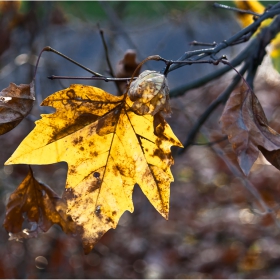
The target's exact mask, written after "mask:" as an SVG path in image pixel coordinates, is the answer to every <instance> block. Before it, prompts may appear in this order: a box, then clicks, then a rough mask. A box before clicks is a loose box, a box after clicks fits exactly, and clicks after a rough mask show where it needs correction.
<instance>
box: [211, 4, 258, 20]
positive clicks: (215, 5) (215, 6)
mask: <svg viewBox="0 0 280 280" xmlns="http://www.w3.org/2000/svg"><path fill="white" fill-rule="evenodd" d="M213 7H214V8H222V9H226V10H230V11H235V12H238V13H242V14H249V15H253V16H257V17H259V16H261V14H258V13H255V12H253V11H251V10H243V9H238V8H235V7H231V6H227V5H224V4H219V3H214V4H213Z"/></svg>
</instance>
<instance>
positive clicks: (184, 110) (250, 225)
mask: <svg viewBox="0 0 280 280" xmlns="http://www.w3.org/2000/svg"><path fill="white" fill-rule="evenodd" d="M219 3H223V2H221V1H220V2H219ZM225 3H226V4H227V5H234V4H233V3H232V2H229V1H226V2H225ZM267 4H269V3H268V2H265V5H267ZM100 29H102V30H103V34H104V39H105V41H106V43H107V47H108V54H109V58H110V61H111V64H112V66H113V70H114V72H115V73H116V74H117V75H121V74H123V73H121V71H120V67H121V66H120V65H121V63H120V61H122V60H123V58H124V55H125V53H127V52H131V50H133V53H135V54H136V61H138V62H139V61H141V60H143V59H144V58H146V57H147V56H149V55H153V54H158V55H160V56H162V57H164V58H166V59H174V60H175V59H178V58H179V57H180V56H181V55H182V54H183V53H184V52H186V51H189V50H195V49H197V48H201V47H195V46H192V45H190V43H191V42H192V41H194V40H196V41H202V42H208V43H212V42H214V41H215V42H220V41H222V40H224V39H227V38H229V37H230V36H232V35H233V34H235V33H236V32H238V31H239V30H240V29H241V27H240V25H239V24H238V22H237V20H236V15H235V14H234V12H230V11H225V10H221V9H215V8H213V2H210V1H205V2H199V1H193V2H192V1H190V2H176V1H170V2H169V1H155V2H154V1H151V2H144V1H141V2H140V1H139V2H138V1H127V2H120V1H114V2H106V1H100V2H98V1H96V2H89V1H87V2H83V1H79V2H75V1H71V2H70V1H63V2H59V1H57V2H43V1H38V2H29V1H23V2H19V1H15V2H0V38H1V44H0V88H1V89H3V88H6V87H8V85H9V83H10V82H14V83H16V84H24V83H26V84H27V83H30V82H31V80H32V77H33V75H34V66H35V64H36V61H37V58H38V55H39V53H40V51H41V50H42V48H43V47H45V46H51V47H52V48H54V49H56V50H58V51H60V52H62V53H63V54H65V55H67V56H69V57H71V58H72V59H74V60H76V61H78V62H79V63H81V64H83V65H84V66H86V67H88V68H90V69H92V70H93V71H96V72H99V73H102V74H104V75H107V76H109V67H108V64H107V62H106V53H105V49H104V46H103V44H102V38H101V35H100V31H99V30H100ZM245 47H246V43H245V44H242V45H238V46H235V47H231V48H228V49H226V50H224V51H223V52H222V53H221V55H222V54H226V55H227V57H228V59H229V60H231V59H233V58H234V57H235V56H236V55H237V54H238V53H239V52H240V51H241V50H242V49H243V48H245ZM128 50H130V51H128ZM163 66H164V65H163V64H162V63H161V62H148V63H146V64H145V65H144V66H143V67H142V70H146V69H149V70H161V69H162V67H163ZM219 67H220V66H213V65H192V66H187V67H182V68H180V69H178V70H176V71H173V72H171V73H170V74H169V76H168V82H169V87H170V89H171V90H174V89H176V88H177V87H179V86H182V85H185V84H187V83H189V82H191V81H193V80H195V79H197V78H199V77H201V76H203V75H205V74H207V73H211V72H213V71H215V70H216V69H218V68H219ZM50 75H62V76H81V77H83V76H84V77H85V76H87V77H89V76H91V74H90V73H87V72H86V71H85V70H83V69H81V68H79V67H77V66H76V65H74V64H72V63H70V62H69V61H67V60H65V59H64V58H62V57H60V56H58V55H56V54H54V53H50V52H44V53H43V55H42V58H41V60H40V63H39V68H38V71H37V75H36V98H37V101H36V104H35V106H34V108H33V110H32V112H31V114H30V115H29V116H28V118H26V119H24V120H23V121H22V122H21V123H20V125H18V126H17V127H16V128H15V129H13V130H12V131H10V132H9V133H7V134H5V135H2V136H0V147H1V152H0V217H1V220H0V222H1V223H3V220H4V216H5V205H6V204H7V201H8V199H9V196H10V194H11V193H12V192H13V191H14V190H15V189H16V187H17V186H18V185H19V184H20V183H21V182H22V180H23V179H24V177H25V176H26V175H27V172H28V167H27V166H26V165H14V166H3V164H4V162H5V161H6V160H7V159H8V158H9V157H10V156H11V154H12V153H13V151H14V150H15V149H16V148H17V146H18V145H19V143H20V142H21V141H22V140H23V139H24V137H25V136H26V135H27V134H28V133H29V132H30V131H31V130H32V129H33V127H34V121H35V120H37V119H39V118H40V114H42V113H46V112H52V111H53V109H51V108H40V107H39V104H40V103H41V101H42V100H43V99H44V98H45V97H47V96H49V95H50V94H52V93H54V92H56V91H58V90H61V89H63V88H65V87H68V86H69V85H70V84H71V83H83V84H89V85H93V86H97V87H101V88H103V89H104V90H106V91H108V92H110V93H112V94H117V87H116V85H115V84H114V83H105V82H102V81H81V80H74V81H73V80H53V81H52V80H49V79H48V78H47V77H48V76H50ZM232 75H233V73H228V74H227V75H225V76H224V77H222V78H220V79H217V80H214V81H212V82H210V83H208V84H207V85H206V86H203V87H201V88H198V89H194V90H191V91H188V92H186V94H185V95H184V96H182V97H180V98H174V99H172V100H171V107H172V111H173V114H172V117H171V118H169V119H167V121H168V122H169V123H170V125H171V127H172V128H173V130H174V132H175V134H176V135H177V136H178V137H179V139H180V140H181V141H182V142H183V141H184V140H185V139H186V136H187V134H188V132H189V130H190V129H191V127H192V124H193V123H194V122H195V121H196V119H197V118H198V117H199V116H200V115H201V114H202V113H203V112H204V110H205V109H206V108H207V106H208V105H209V104H210V103H211V101H212V100H213V99H214V98H216V97H217V96H218V95H219V94H220V93H221V92H222V91H223V90H224V89H225V88H226V87H227V86H228V85H229V83H230V82H231V79H232ZM279 82H280V79H279V74H278V73H276V72H275V71H274V70H273V69H272V67H271V63H270V61H269V58H267V59H266V61H265V63H264V65H263V66H262V67H260V69H259V72H258V76H257V79H256V84H255V92H256V94H257V96H258V97H259V99H260V101H261V103H262V105H263V107H264V110H265V112H266V114H267V116H268V119H269V121H270V122H271V123H273V125H272V126H273V128H275V129H277V128H278V131H280V123H279V121H277V120H278V119H279V118H278V116H279V115H280V111H279V109H278V107H279V104H280V99H279V94H278V90H277V88H279V87H278V86H279ZM268 94H269V98H268ZM222 109H223V108H222V106H221V107H219V108H218V109H217V110H216V111H215V112H214V113H213V114H212V115H211V117H210V118H209V120H208V121H207V122H206V123H205V125H204V126H203V129H202V130H201V133H200V134H199V135H198V137H197V139H196V143H205V142H207V141H211V139H218V138H217V137H222V134H221V132H220V128H219V124H218V121H219V117H220V115H221V112H222ZM173 151H174V157H175V165H174V166H173V167H172V172H173V174H174V178H175V182H174V183H172V184H171V198H170V201H171V202H170V216H169V220H168V221H166V220H164V219H163V218H162V217H161V216H160V215H159V214H158V213H157V211H156V210H155V209H154V208H153V207H152V206H151V205H150V203H149V202H148V200H147V199H146V197H145V196H144V195H143V193H142V192H141V190H140V188H138V187H136V188H135V192H134V195H133V201H134V205H135V211H134V213H129V212H126V213H124V215H123V216H122V218H121V220H120V222H119V225H118V227H117V228H116V229H115V230H110V231H109V232H108V233H106V234H105V235H104V236H103V238H102V239H101V241H100V242H99V243H98V244H97V245H96V247H95V248H94V249H93V250H92V252H91V253H90V254H88V255H84V253H83V250H82V245H81V244H80V243H79V242H78V241H77V240H76V239H74V238H72V237H68V236H66V235H65V234H64V233H63V232H62V230H61V229H60V228H59V227H58V226H53V227H52V228H51V229H50V230H49V232H47V233H45V234H41V235H40V236H39V237H38V238H37V239H29V240H23V241H22V242H17V241H15V240H13V241H8V238H9V236H8V234H7V233H6V231H5V230H4V228H2V227H1V228H0V278H198V279H200V278H279V277H280V266H279V263H280V235H279V234H280V228H279V225H278V224H277V219H278V218H279V217H278V216H279V215H280V211H279V210H280V209H279V202H280V196H279V190H280V183H279V178H280V173H279V171H277V170H276V169H275V168H274V167H272V166H270V165H267V164H264V162H263V161H262V160H261V159H260V160H258V161H257V163H256V164H255V165H254V166H253V169H252V172H251V174H250V176H249V180H250V182H251V183H252V184H253V185H254V187H255V188H256V189H257V190H258V191H259V192H260V194H261V196H262V198H263V200H264V201H265V203H266V204H267V205H268V206H269V207H270V208H271V209H273V211H274V212H273V213H274V215H271V214H269V213H263V212H264V209H262V208H261V205H260V203H259V201H258V200H257V199H256V198H255V197H253V195H252V194H251V193H250V192H248V191H247V189H246V187H245V185H246V181H244V180H243V179H240V178H238V177H236V174H233V173H232V170H233V169H232V166H235V167H236V166H237V165H236V161H235V159H234V156H233V155H232V152H231V148H230V146H229V145H228V143H227V141H224V142H221V143H219V144H217V145H210V146H209V145H194V146H192V147H191V148H189V149H188V150H187V151H186V152H185V153H184V154H183V155H181V156H177V155H176V150H175V149H174V150H173ZM227 159H230V163H228V161H227ZM225 160H226V161H227V163H228V164H226V163H225ZM32 168H33V169H34V175H35V177H36V179H37V180H39V181H42V182H44V183H46V184H48V185H49V186H50V187H51V188H53V189H54V190H55V191H56V192H57V193H58V194H59V195H61V194H62V193H63V190H64V185H65V180H66V174H67V164H66V163H58V164H53V165H46V166H32ZM237 168H238V167H237Z"/></svg>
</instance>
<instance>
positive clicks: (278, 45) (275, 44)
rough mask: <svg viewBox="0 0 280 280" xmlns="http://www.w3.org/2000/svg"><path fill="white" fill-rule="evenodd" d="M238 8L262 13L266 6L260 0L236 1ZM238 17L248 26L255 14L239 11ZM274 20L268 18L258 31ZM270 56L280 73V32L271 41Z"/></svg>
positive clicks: (243, 25) (243, 24)
mask: <svg viewBox="0 0 280 280" xmlns="http://www.w3.org/2000/svg"><path fill="white" fill-rule="evenodd" d="M234 2H235V4H236V6H237V8H239V9H243V10H250V11H253V12H255V13H259V14H262V13H263V12H264V11H265V7H264V6H263V5H262V4H261V3H259V2H258V1H234ZM237 18H238V20H239V22H240V24H241V26H242V27H247V26H248V25H250V24H252V23H253V22H254V19H253V15H249V14H243V13H237ZM271 22H272V19H270V18H269V19H266V20H265V21H263V22H262V23H261V27H260V28H259V29H258V30H257V32H256V33H258V32H259V31H260V30H261V28H263V27H265V26H268V25H269V24H270V23H271ZM270 47H271V48H270V57H271V60H272V64H273V66H274V68H275V69H276V70H277V71H278V72H279V73H280V34H277V36H276V37H275V38H274V39H273V40H272V41H271V43H270Z"/></svg>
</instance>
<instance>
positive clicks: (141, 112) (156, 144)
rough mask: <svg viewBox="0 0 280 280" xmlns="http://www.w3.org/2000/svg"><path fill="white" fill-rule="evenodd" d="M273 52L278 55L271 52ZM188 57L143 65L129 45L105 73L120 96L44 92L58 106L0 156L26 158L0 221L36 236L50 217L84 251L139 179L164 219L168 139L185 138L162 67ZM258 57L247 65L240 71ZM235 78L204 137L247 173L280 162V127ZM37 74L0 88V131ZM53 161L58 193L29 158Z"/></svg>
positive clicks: (80, 87)
mask: <svg viewBox="0 0 280 280" xmlns="http://www.w3.org/2000/svg"><path fill="white" fill-rule="evenodd" d="M238 5H239V7H240V8H242V9H245V8H246V9H251V10H255V11H253V12H255V13H262V12H263V14H264V15H265V10H264V9H263V6H262V5H258V4H255V5H253V4H252V2H251V1H249V2H248V3H246V2H245V1H241V2H240V3H239V4H238ZM238 5H237V6H238ZM244 5H245V6H244ZM244 7H245V8H244ZM259 17H261V15H259ZM271 17H272V16H271ZM239 19H240V21H241V24H242V25H243V26H244V27H245V26H248V25H250V24H251V25H254V24H255V22H257V21H256V20H253V21H252V16H249V17H248V15H246V17H245V16H244V14H242V13H241V14H239ZM272 22H273V21H272V20H271V19H270V18H269V20H268V19H266V20H263V23H265V24H261V23H260V24H259V26H257V27H256V28H255V27H252V30H253V31H252V32H251V31H250V32H249V31H248V33H244V34H241V35H240V37H239V38H237V39H236V40H235V41H234V40H233V39H232V40H233V41H232V42H231V43H229V46H230V44H232V45H235V44H240V43H243V42H245V41H247V40H248V39H249V37H254V36H256V34H262V32H263V30H264V29H263V28H269V26H270V24H272ZM271 33H273V32H271ZM248 34H249V35H250V36H248V38H247V37H246V38H244V37H245V35H248ZM254 34H255V35H254ZM253 35H254V36H253ZM274 35H275V36H274ZM274 35H273V36H272V35H271V38H270V40H268V41H269V42H270V41H272V42H273V43H272V47H273V51H274V53H275V52H277V51H278V49H277V47H278V46H277V36H276V34H274ZM258 36H261V35H258ZM264 37H265V36H264ZM272 37H273V38H272ZM274 37H275V38H276V39H275V41H273V39H274ZM265 38H267V36H266V37H265ZM266 40H267V39H266ZM269 42H268V43H269ZM275 42H276V43H275ZM268 43H267V44H268ZM201 44H202V45H203V43H201ZM222 44H223V43H221V45H222ZM217 46H219V45H217ZM217 46H215V47H217ZM264 47H266V45H265V46H264ZM213 49H214V48H213ZM213 49H210V50H209V51H208V52H207V51H203V50H201V53H200V54H199V55H204V56H206V54H207V55H208V53H209V56H210V54H211V51H213ZM221 49H222V48H221ZM45 50H47V49H45ZM49 50H50V48H49V49H48V51H49ZM218 51H220V50H218ZM218 51H217V52H218ZM272 53H273V52H272ZM190 57H191V55H190ZM210 58H211V59H209V60H203V61H200V62H201V63H207V64H214V65H218V64H222V63H224V64H226V65H227V66H229V69H231V70H232V69H235V68H234V67H233V66H232V65H231V63H230V62H228V60H226V58H225V57H221V58H217V57H216V56H215V55H211V57H210ZM262 58H263V57H262ZM274 58H275V59H276V60H277V59H278V57H277V55H276V56H274ZM39 59H40V57H39ZM149 59H150V57H149V58H148V59H147V60H149ZM188 59H189V58H188V57H184V56H183V57H182V60H180V59H179V60H178V61H172V60H167V59H163V58H160V57H159V56H157V59H154V60H158V61H159V60H161V61H164V62H165V69H164V70H162V71H153V70H146V71H142V72H141V71H140V69H141V67H142V64H143V63H144V62H145V61H144V62H143V63H142V64H140V63H139V62H138V60H137V59H136V53H135V52H134V51H132V50H129V51H127V52H126V54H125V55H124V58H123V59H122V60H120V61H119V63H118V65H117V74H116V80H114V77H110V78H112V80H111V81H115V82H116V85H117V86H118V90H120V91H123V94H122V95H120V94H119V92H118V95H113V94H111V93H108V92H106V91H104V90H103V89H102V88H98V87H93V86H89V85H84V84H76V83H75V84H71V86H70V87H68V88H65V89H63V90H60V91H57V92H55V93H53V94H51V95H49V96H48V97H47V98H45V99H44V100H43V102H42V103H41V106H42V107H52V108H53V109H54V110H55V112H53V113H49V114H42V115H41V119H39V120H37V121H36V122H35V124H36V126H35V127H34V128H33V129H32V131H31V132H30V133H29V134H28V135H27V136H26V138H25V139H23V140H22V141H21V143H20V145H19V146H18V148H17V149H16V150H15V151H14V152H13V154H12V155H11V156H10V158H8V159H7V161H6V162H5V165H7V166H8V165H14V164H27V165H29V172H28V174H27V175H26V177H25V179H24V180H23V181H22V182H21V183H20V184H19V186H18V187H17V189H16V190H15V191H14V192H13V193H12V194H11V196H10V198H9V200H8V203H7V207H6V215H5V220H4V224H3V225H4V227H5V229H6V230H7V232H8V233H9V235H10V239H11V240H12V239H16V240H20V239H27V238H31V237H37V236H38V234H39V233H41V232H46V231H48V230H49V229H50V228H51V226H52V225H54V224H57V225H59V226H60V227H61V229H62V230H63V231H64V232H65V233H66V234H68V235H70V236H74V237H75V238H78V239H80V240H81V242H82V244H83V248H84V252H85V253H89V252H90V251H91V250H92V249H93V248H94V246H95V245H96V244H97V243H98V241H99V240H100V239H101V237H102V236H103V235H104V234H105V233H106V232H107V231H109V230H110V229H112V228H113V229H114V228H116V227H117V225H118V223H119V220H120V218H121V217H122V216H123V214H124V212H125V211H130V212H133V211H134V205H133V201H132V195H133V191H134V188H135V187H136V186H139V187H140V189H141V190H142V192H143V193H144V195H145V196H146V197H147V199H148V200H149V202H150V203H151V205H152V206H153V207H154V208H155V209H156V210H157V211H158V212H159V213H160V214H161V215H162V216H163V217H164V218H165V219H168V216H169V204H170V184H171V183H172V182H173V181H174V178H173V175H172V173H171V169H170V168H171V166H172V165H173V164H174V159H173V156H174V155H172V152H171V147H172V146H177V150H179V148H184V147H183V145H182V143H181V141H180V140H179V139H178V138H177V136H176V135H175V134H174V133H173V131H172V129H171V127H170V125H169V124H168V123H167V121H166V118H167V117H169V116H171V113H172V110H171V106H170V97H171V96H170V94H169V93H170V91H169V87H168V80H167V76H168V73H169V72H168V71H169V70H170V68H169V67H172V66H173V67H176V66H178V65H180V66H185V65H190V66H191V65H192V64H194V63H195V62H196V60H195V59H194V60H188ZM197 60H199V58H197ZM184 62H185V64H184ZM246 63H247V62H246ZM260 63H261V62H260V61H257V62H255V64H254V63H252V64H250V65H249V64H248V65H249V66H248V65H247V64H245V66H246V67H247V68H246V69H245V70H246V71H249V70H250V69H252V68H253V67H257V66H258V65H259V64H260ZM174 65H175V66H174ZM256 65H257V66H256ZM213 67H214V66H213ZM250 67H251V68H250ZM248 69H249V70H248ZM172 70H174V69H172ZM255 70H256V69H254V71H255ZM246 71H244V72H246ZM35 73H36V72H35ZM91 73H92V72H91ZM237 73H238V71H237ZM35 76H36V75H35ZM96 77H98V78H100V79H101V80H102V78H104V81H109V79H108V78H106V77H105V76H102V75H93V78H96ZM237 77H239V78H240V80H241V82H240V83H239V84H238V81H237V82H236V83H235V84H234V85H233V86H232V90H231V92H230V94H228V96H226V97H225V98H223V99H221V100H222V101H221V100H220V101H219V102H220V103H219V104H221V103H222V102H223V103H224V104H223V105H224V109H223V113H222V115H221V117H220V127H221V130H220V132H213V133H210V134H211V135H208V138H209V139H210V140H213V141H212V142H211V143H210V145H217V146H216V147H219V148H217V149H220V150H223V149H224V146H223V144H219V143H220V142H223V141H225V140H226V141H228V142H229V143H230V144H231V147H232V149H231V151H230V153H229V154H230V156H231V157H233V160H232V162H234V164H235V160H237V161H238V164H239V167H240V168H241V170H242V172H243V173H244V175H245V176H248V175H249V174H250V170H251V169H252V166H253V164H254V163H255V162H256V160H257V159H258V157H259V155H260V154H262V155H263V156H264V157H265V158H266V159H267V161H268V162H270V163H271V164H272V165H273V166H275V167H276V168H277V169H280V152H279V150H280V135H279V134H278V133H277V132H276V131H275V130H274V129H273V128H271V127H270V125H269V122H268V120H267V117H266V115H265V113H264V110H263V108H262V106H261V104H260V102H259V100H258V98H257V96H256V95H255V93H254V91H253V87H252V83H250V82H249V81H246V78H245V77H241V74H239V73H238V75H237ZM118 78H120V80H118ZM126 78H127V79H126ZM121 79H124V80H121ZM125 79H126V80H125ZM34 80H35V79H34ZM34 80H32V82H31V83H30V84H21V85H19V86H17V85H15V84H14V83H11V84H10V86H9V87H7V88H5V89H3V90H2V91H1V92H0V117H1V118H0V135H2V134H5V133H8V132H9V131H11V130H12V129H14V128H15V127H16V126H17V125H18V124H19V123H20V122H21V121H22V120H23V119H24V118H25V117H27V116H28V114H29V113H30V111H31V109H32V106H33V105H34V101H35V97H36V86H35V85H34V83H35V82H34ZM217 104H218V103H217ZM202 122H203V121H202ZM199 125H201V124H198V127H200V126H199ZM225 136H226V138H225ZM228 142H227V143H228ZM223 143H224V142H223ZM219 145H220V146H219ZM185 148H187V147H185ZM224 153H225V150H224ZM58 162H66V163H67V166H68V171H67V180H66V184H65V190H64V192H63V194H62V196H61V197H60V196H58V195H57V194H56V193H55V192H54V191H53V190H52V189H51V187H49V186H47V185H45V184H44V183H42V182H39V181H38V180H37V179H36V178H35V177H36V176H35V175H34V174H33V171H32V167H31V166H30V165H47V164H54V163H58ZM229 165H230V164H229ZM232 170H238V171H239V169H238V168H237V169H234V168H232ZM238 175H240V174H239V173H238ZM242 176H243V174H241V175H240V177H242ZM242 178H243V177H242ZM244 178H245V177H244ZM244 180H245V179H244ZM246 180H247V179H246ZM236 254H237V253H236ZM248 258H249V257H248Z"/></svg>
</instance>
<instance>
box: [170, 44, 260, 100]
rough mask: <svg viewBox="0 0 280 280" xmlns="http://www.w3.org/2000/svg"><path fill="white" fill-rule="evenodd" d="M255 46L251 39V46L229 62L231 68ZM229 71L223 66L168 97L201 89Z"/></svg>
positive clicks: (240, 61) (176, 89)
mask: <svg viewBox="0 0 280 280" xmlns="http://www.w3.org/2000/svg"><path fill="white" fill-rule="evenodd" d="M257 44H258V42H257V40H256V39H253V40H252V42H251V44H250V45H249V46H248V47H247V48H246V49H245V50H244V51H242V52H241V53H240V54H239V55H238V56H237V57H236V58H234V59H233V60H232V61H231V65H232V66H233V67H237V66H238V65H239V64H241V63H242V62H243V61H244V60H245V59H246V58H247V57H248V56H249V55H250V54H251V53H252V52H253V51H254V50H255V48H256V46H257ZM231 69H232V68H231V67H229V66H225V67H223V68H221V69H219V70H217V71H214V72H211V73H210V74H208V75H206V76H204V77H202V78H199V79H197V80H195V81H192V82H190V83H188V84H186V85H183V86H180V87H177V88H174V89H172V90H171V91H170V93H169V96H170V98H175V97H178V96H182V95H184V94H185V93H186V91H188V90H190V89H194V88H198V87H201V86H203V85H205V84H207V83H208V82H210V81H212V80H214V79H216V78H219V77H221V76H222V75H224V74H225V73H227V72H228V71H230V70H231Z"/></svg>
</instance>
